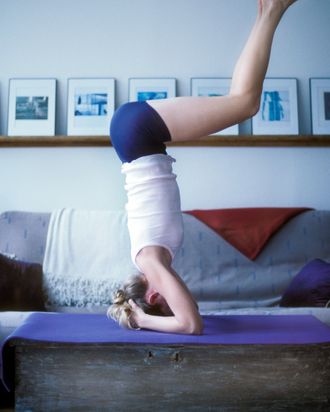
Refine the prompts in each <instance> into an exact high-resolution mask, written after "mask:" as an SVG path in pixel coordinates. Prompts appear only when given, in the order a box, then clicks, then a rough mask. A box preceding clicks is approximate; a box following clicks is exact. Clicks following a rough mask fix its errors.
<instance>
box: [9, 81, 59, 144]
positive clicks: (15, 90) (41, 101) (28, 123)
mask: <svg viewBox="0 0 330 412" xmlns="http://www.w3.org/2000/svg"><path fill="white" fill-rule="evenodd" d="M55 98H56V79H10V80H9V103H8V135H9V136H54V135H55Z"/></svg>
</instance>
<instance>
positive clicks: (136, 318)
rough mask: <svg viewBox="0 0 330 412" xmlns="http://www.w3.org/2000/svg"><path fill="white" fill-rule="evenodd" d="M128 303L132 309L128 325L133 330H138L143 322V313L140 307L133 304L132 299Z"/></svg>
mask: <svg viewBox="0 0 330 412" xmlns="http://www.w3.org/2000/svg"><path fill="white" fill-rule="evenodd" d="M128 303H129V305H130V307H131V308H132V313H131V315H130V317H129V324H130V325H131V327H132V328H133V329H140V327H141V326H140V325H141V321H142V320H143V317H144V316H145V313H144V312H143V310H142V309H141V308H140V306H139V305H137V304H136V303H135V302H134V300H133V299H130V300H129V301H128Z"/></svg>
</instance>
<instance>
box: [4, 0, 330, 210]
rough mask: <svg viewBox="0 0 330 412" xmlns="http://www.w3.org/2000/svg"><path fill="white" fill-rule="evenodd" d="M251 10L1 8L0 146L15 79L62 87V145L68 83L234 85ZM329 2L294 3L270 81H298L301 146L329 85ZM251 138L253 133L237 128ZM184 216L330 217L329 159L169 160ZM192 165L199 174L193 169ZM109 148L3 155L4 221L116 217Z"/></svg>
mask: <svg viewBox="0 0 330 412" xmlns="http://www.w3.org/2000/svg"><path fill="white" fill-rule="evenodd" d="M255 3H256V0H167V1H164V0H93V1H89V0H88V1H87V0H70V1H68V0H56V1H53V0H30V1H28V2H27V1H24V0H0V39H1V42H0V134H6V130H7V99H8V80H9V78H11V77H55V78H57V79H58V93H57V120H56V133H57V134H66V107H67V106H66V92H67V79H68V78H69V77H115V78H116V79H117V105H119V104H121V103H123V102H125V101H126V100H127V94H128V91H127V85H128V78H129V77H148V76H150V77H163V76H164V77H176V78H177V79H178V94H179V95H189V93H190V78H191V77H198V76H205V77H212V76H218V77H230V76H231V72H232V69H233V66H234V63H235V61H236V59H237V57H238V55H239V52H240V50H241V49H242V47H243V44H244V41H245V39H246V37H247V34H248V32H249V29H250V27H251V25H252V23H253V20H254V15H255ZM329 18H330V2H329V1H328V0H298V2H297V3H296V4H295V5H294V7H292V9H291V10H289V12H288V13H287V15H286V16H285V17H284V19H283V21H282V23H281V26H280V27H279V30H278V32H277V34H276V37H275V42H274V47H273V52H272V59H271V64H270V67H269V71H268V76H269V77H296V78H298V80H299V115H300V116H299V118H300V130H301V133H302V134H309V133H310V132H311V124H310V106H309V84H308V79H309V78H310V77H330V46H329V38H330V25H329V24H328V22H329ZM241 131H242V133H244V134H246V133H249V132H250V123H249V122H247V123H245V124H244V125H243V126H242V127H241ZM169 153H170V154H171V155H173V156H174V157H176V158H177V164H176V166H175V170H176V171H177V173H178V176H179V184H180V186H181V192H182V207H183V209H190V208H207V207H243V206H311V207H315V208H321V209H330V192H329V182H330V148H204V149H201V148H171V149H170V150H169ZM196 165H197V166H198V167H196ZM124 203H125V193H124V190H123V179H122V176H121V174H120V162H119V161H118V160H117V158H116V156H115V154H114V152H113V149H112V148H49V149H47V148H29V149H25V148H17V149H16V148H2V149H0V211H3V210H8V209H28V210H40V211H43V210H52V209H54V208H57V207H77V208H89V209H90V208H92V209H99V208H101V209H104V208H115V209H118V208H122V207H123V206H124Z"/></svg>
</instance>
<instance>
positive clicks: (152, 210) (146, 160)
mask: <svg viewBox="0 0 330 412" xmlns="http://www.w3.org/2000/svg"><path fill="white" fill-rule="evenodd" d="M173 162H175V159H173V158H172V157H171V156H168V155H164V154H154V155H149V156H143V157H140V158H138V159H136V160H134V161H133V162H130V163H124V164H123V165H122V173H124V174H125V175H126V184H125V189H126V192H127V197H128V201H127V204H126V210H127V222H128V230H129V234H130V239H131V256H132V260H133V263H134V264H135V265H136V256H137V254H138V253H139V252H140V250H141V249H143V248H144V247H146V246H162V247H164V248H166V249H167V250H168V251H169V252H170V254H171V256H172V258H173V257H174V256H175V254H176V252H177V251H178V249H179V248H180V246H181V243H182V240H183V221H182V213H181V203H180V192H179V188H178V184H177V182H176V175H175V174H174V173H173V170H172V163H173ZM136 266H137V265H136Z"/></svg>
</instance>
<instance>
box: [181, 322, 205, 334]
mask: <svg viewBox="0 0 330 412" xmlns="http://www.w3.org/2000/svg"><path fill="white" fill-rule="evenodd" d="M184 333H186V334H187V335H202V334H203V321H202V319H201V318H200V319H198V320H196V321H194V322H191V323H190V324H189V325H187V326H186V327H185V331H184Z"/></svg>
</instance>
